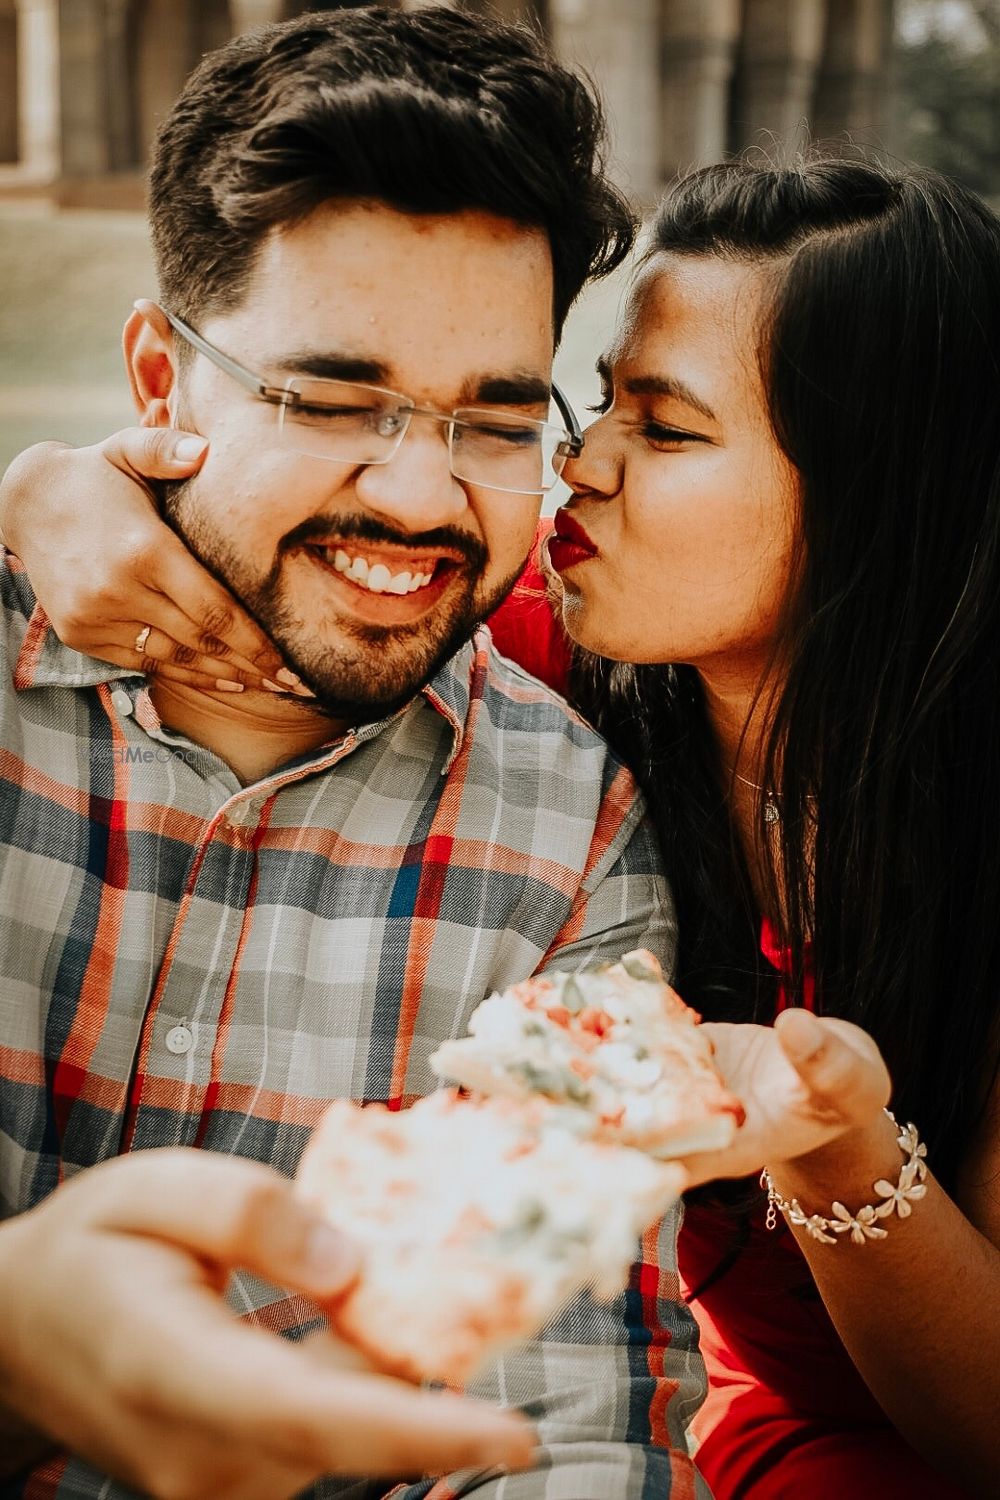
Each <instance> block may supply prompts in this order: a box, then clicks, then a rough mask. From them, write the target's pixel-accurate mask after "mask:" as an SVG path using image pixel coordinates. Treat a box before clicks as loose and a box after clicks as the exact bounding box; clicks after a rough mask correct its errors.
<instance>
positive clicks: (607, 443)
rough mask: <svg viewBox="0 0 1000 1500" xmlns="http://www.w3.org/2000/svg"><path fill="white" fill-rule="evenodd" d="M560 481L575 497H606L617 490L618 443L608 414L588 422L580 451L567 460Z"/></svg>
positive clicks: (619, 485)
mask: <svg viewBox="0 0 1000 1500" xmlns="http://www.w3.org/2000/svg"><path fill="white" fill-rule="evenodd" d="M562 478H563V479H564V480H565V482H566V483H567V484H568V485H569V487H570V489H571V490H572V491H573V493H574V494H575V495H582V494H587V495H597V496H599V497H600V496H605V497H610V496H611V495H616V494H617V493H618V491H619V490H620V489H621V482H622V454H621V444H620V442H619V440H618V438H617V436H616V433H615V426H614V423H613V422H611V420H610V413H607V414H605V415H604V416H601V417H598V418H597V420H596V421H595V422H591V424H590V426H589V427H588V428H587V430H586V432H585V433H584V434H583V450H582V452H581V453H580V454H579V455H578V456H577V457H576V458H570V459H568V460H567V462H566V467H565V468H564V469H563V471H562Z"/></svg>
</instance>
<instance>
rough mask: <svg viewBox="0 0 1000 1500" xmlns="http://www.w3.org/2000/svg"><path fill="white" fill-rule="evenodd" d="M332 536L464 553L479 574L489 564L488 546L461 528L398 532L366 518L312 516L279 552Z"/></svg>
mask: <svg viewBox="0 0 1000 1500" xmlns="http://www.w3.org/2000/svg"><path fill="white" fill-rule="evenodd" d="M331 535H332V536H335V537H337V539H338V540H339V541H344V542H372V543H376V544H377V543H379V542H387V543H389V544H390V545H392V546H396V547H400V548H407V547H412V548H414V549H426V550H427V551H428V552H433V551H434V550H435V549H440V550H441V551H442V552H446V551H454V552H458V553H460V555H461V556H462V557H463V558H464V559H465V561H466V563H468V565H469V567H470V568H472V569H475V570H476V571H479V572H482V570H483V569H484V568H485V567H486V564H487V562H488V561H489V554H488V552H487V550H486V545H485V543H484V542H482V541H480V539H479V538H478V537H475V536H470V535H469V533H468V532H467V531H462V530H460V529H459V528H458V527H457V526H436V527H434V529H433V530H431V531H397V530H396V529H395V528H394V527H392V526H386V525H385V524H384V523H383V522H381V521H376V520H375V518H374V517H373V516H365V515H359V516H310V517H309V518H308V519H307V520H305V521H300V522H299V524H298V525H297V526H293V528H292V530H291V531H288V532H286V533H285V535H284V536H283V537H282V539H281V541H280V542H279V544H278V551H279V552H291V551H293V550H294V549H295V548H296V547H304V546H308V545H309V544H310V543H317V542H325V541H326V540H327V538H328V537H330V536H331Z"/></svg>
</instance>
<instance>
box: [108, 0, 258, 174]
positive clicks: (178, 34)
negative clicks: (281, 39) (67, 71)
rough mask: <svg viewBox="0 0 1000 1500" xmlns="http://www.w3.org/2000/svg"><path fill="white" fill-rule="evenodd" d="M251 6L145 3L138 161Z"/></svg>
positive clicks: (138, 53)
mask: <svg viewBox="0 0 1000 1500" xmlns="http://www.w3.org/2000/svg"><path fill="white" fill-rule="evenodd" d="M252 8H253V7H252V5H251V6H249V7H248V4H247V0H231V4H230V5H227V4H226V0H142V4H141V7H140V9H139V12H138V15H137V23H138V24H137V26H136V31H135V43H134V45H135V64H134V73H135V80H136V98H137V101H138V107H137V116H138V119H137V135H138V141H139V152H138V155H139V160H140V162H144V161H145V160H146V158H147V156H148V154H149V147H150V145H151V143H152V140H153V137H154V136H155V134H156V131H157V128H158V127H159V125H160V122H161V121H162V120H163V118H164V116H165V115H166V114H167V113H168V112H169V110H170V107H171V105H172V104H173V102H174V100H175V99H176V98H177V95H178V94H179V93H180V91H181V89H182V88H183V87H184V84H185V82H186V80H187V78H188V75H189V74H190V72H191V70H192V69H193V68H194V66H195V64H196V63H197V62H198V61H199V60H200V58H201V57H202V56H203V54H204V53H205V52H209V51H211V50H212V49H213V48H215V47H218V46H221V45H222V43H223V42H225V41H226V40H227V39H228V38H229V36H230V35H231V34H232V27H233V23H234V21H236V19H237V17H238V16H239V15H240V13H241V12H247V11H248V9H252ZM258 8H259V7H258ZM231 14H232V19H231ZM260 19H263V20H267V19H269V18H268V17H266V16H265V17H261V18H260ZM270 19H273V17H272V18H270ZM249 24H252V25H257V24H259V20H251V21H250V23H249ZM236 29H237V30H240V31H245V30H246V29H247V27H246V26H245V25H238V26H237V28H236Z"/></svg>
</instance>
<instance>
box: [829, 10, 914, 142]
mask: <svg viewBox="0 0 1000 1500" xmlns="http://www.w3.org/2000/svg"><path fill="white" fill-rule="evenodd" d="M894 9H895V7H894V0H834V3H831V4H830V5H829V6H828V8H827V24H826V37H825V41H824V46H823V62H822V67H821V69H820V75H819V82H818V87H817V92H816V105H815V110H814V135H815V138H816V139H817V140H830V139H833V138H835V137H842V136H843V135H844V133H845V132H846V133H848V134H849V135H850V136H851V137H852V138H853V139H855V140H857V141H859V142H860V143H862V144H874V145H878V144H883V145H884V144H885V140H886V136H887V132H888V123H889V112H890V104H891V100H890V97H889V74H890V63H891V56H892V35H893V21H894Z"/></svg>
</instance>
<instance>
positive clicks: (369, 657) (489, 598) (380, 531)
mask: <svg viewBox="0 0 1000 1500" xmlns="http://www.w3.org/2000/svg"><path fill="white" fill-rule="evenodd" d="M163 492H164V503H163V511H164V516H165V519H166V520H167V521H168V523H169V524H170V526H171V527H172V528H173V530H174V531H176V532H177V534H178V535H179V536H180V537H181V538H182V539H183V541H184V542H185V544H186V546H187V547H188V549H189V550H190V551H191V552H193V553H194V555H195V557H197V559H198V561H199V562H200V563H201V564H202V566H203V567H205V568H207V569H208V571H209V572H210V573H211V574H212V575H213V576H214V577H215V578H216V579H217V580H218V581H219V582H220V583H221V584H223V585H224V587H225V588H227V589H228V590H229V592H230V593H231V594H232V595H233V596H234V597H235V598H236V599H237V600H238V601H239V603H240V604H241V605H242V606H243V608H244V609H245V610H246V611H247V613H248V614H249V615H250V616H251V617H252V618H253V619H254V620H255V621H256V622H257V624H258V625H259V626H260V627H261V629H262V630H263V631H264V633H265V634H266V635H267V636H268V637H269V638H270V639H271V641H272V642H273V643H274V645H275V646H277V648H278V650H279V651H280V652H281V655H282V657H283V658H284V660H285V663H286V665H287V666H288V667H290V668H291V670H292V671H293V672H296V673H297V674H298V676H299V677H300V678H301V679H302V681H303V682H304V683H305V684H306V686H307V687H309V688H310V689H311V690H312V692H313V693H314V694H315V695H316V697H315V701H310V700H304V699H302V698H296V697H294V695H291V694H290V695H288V698H289V701H291V702H296V703H298V704H299V705H300V706H301V707H302V708H303V710H304V711H307V712H315V710H316V709H317V708H319V709H320V710H321V711H322V712H324V713H325V714H327V715H328V716H329V717H330V718H332V719H337V720H341V721H345V722H347V723H352V724H363V723H371V722H373V721H374V720H377V719H382V718H386V717H387V716H388V715H390V714H392V713H394V712H395V711H396V710H397V709H399V708H402V707H403V706H404V704H406V703H408V702H409V701H410V699H412V698H413V697H414V695H415V694H416V693H417V692H419V690H420V689H421V688H422V687H424V686H425V685H426V684H427V683H428V682H429V681H430V680H431V679H432V678H433V677H434V676H435V675H436V673H437V672H438V671H439V670H440V669H441V667H442V666H444V664H445V662H447V661H448V659H449V658H450V657H452V656H454V654H455V652H456V651H458V650H459V649H460V648H461V647H462V646H463V645H464V644H465V643H466V642H467V641H468V640H469V639H470V637H471V636H472V634H473V632H474V631H475V629H476V627H477V626H478V625H480V624H481V623H482V621H483V620H485V619H486V618H487V617H488V616H489V615H491V614H492V613H493V612H494V610H496V609H497V608H498V607H499V606H500V604H501V603H502V602H503V600H504V599H505V598H506V596H507V595H508V594H509V593H510V591H511V589H512V588H513V586H514V584H515V583H516V581H517V578H518V576H519V574H520V567H518V568H517V569H516V570H515V571H514V572H513V573H512V574H511V575H510V577H508V578H505V579H504V580H503V581H502V582H501V583H498V584H495V585H494V586H492V587H490V588H488V589H487V588H486V587H485V586H484V584H483V575H484V573H485V570H486V567H487V564H488V561H489V553H488V551H487V549H486V546H485V544H484V543H483V542H482V541H481V540H480V539H479V538H478V537H473V536H470V535H469V534H468V533H467V532H463V531H461V530H459V529H458V528H454V527H438V528H436V529H435V530H433V531H427V532H422V533H420V534H415V533H407V532H395V531H393V530H392V529H391V528H390V527H387V526H385V525H383V524H382V523H381V522H378V521H376V520H374V518H372V517H371V516H368V515H365V514H360V515H355V516H339V515H338V516H336V517H331V516H323V515H315V516H312V517H310V518H308V519H307V520H305V521H303V522H301V523H300V524H299V525H298V526H296V527H295V528H294V529H293V530H292V531H290V532H288V533H287V534H286V535H285V536H284V537H282V538H281V540H280V542H279V543H278V548H277V552H276V555H275V558H274V561H273V563H272V565H271V567H270V568H269V569H268V571H267V572H266V573H260V572H258V571H256V570H255V569H254V567H253V564H252V562H251V561H250V560H249V559H247V558H245V557H242V556H240V554H239V553H238V552H237V551H236V549H235V548H234V546H233V544H232V542H231V540H230V539H229V538H228V537H226V536H225V535H223V533H222V532H221V531H220V530H219V529H218V528H217V527H216V526H215V524H214V522H213V518H212V517H211V515H210V514H207V513H206V511H205V509H204V508H203V507H202V506H201V505H200V504H199V499H198V492H197V476H196V477H195V478H194V479H190V480H183V481H180V482H178V483H168V484H165V485H164V486H163ZM331 534H335V535H336V537H337V540H338V542H350V541H358V542H369V543H373V544H377V543H389V544H393V545H397V546H400V547H403V548H409V549H413V550H418V549H425V548H426V549H428V550H430V551H433V550H435V549H442V550H445V549H446V550H447V551H448V552H449V553H450V552H457V553H459V555H460V556H461V558H462V563H461V565H460V568H459V570H458V574H457V575H456V577H455V579H454V580H453V582H452V583H451V584H450V586H449V588H448V590H447V593H446V595H445V596H444V598H443V599H442V600H441V602H440V604H439V606H438V607H437V608H436V609H432V610H430V611H429V612H428V614H427V615H426V616H425V617H423V618H421V619H419V620H417V621H415V622H414V623H413V624H410V625H389V626H381V625H374V624H368V623H365V622H362V621H359V620H355V619H349V618H344V616H343V615H341V614H339V613H338V612H337V610H336V608H335V607H332V608H331V611H330V613H329V615H328V616H325V617H322V618H318V619H313V620H306V619H304V618H303V616H302V613H301V611H300V609H299V608H298V607H297V603H296V599H295V597H294V591H293V589H291V588H290V587H289V580H288V578H287V576H286V566H285V565H286V561H287V560H288V559H289V558H290V557H291V556H293V554H295V553H296V552H298V553H301V552H302V551H303V550H304V549H305V548H306V547H307V546H308V545H309V543H310V542H318V541H320V540H322V539H325V538H327V537H329V536H330V535H331Z"/></svg>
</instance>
